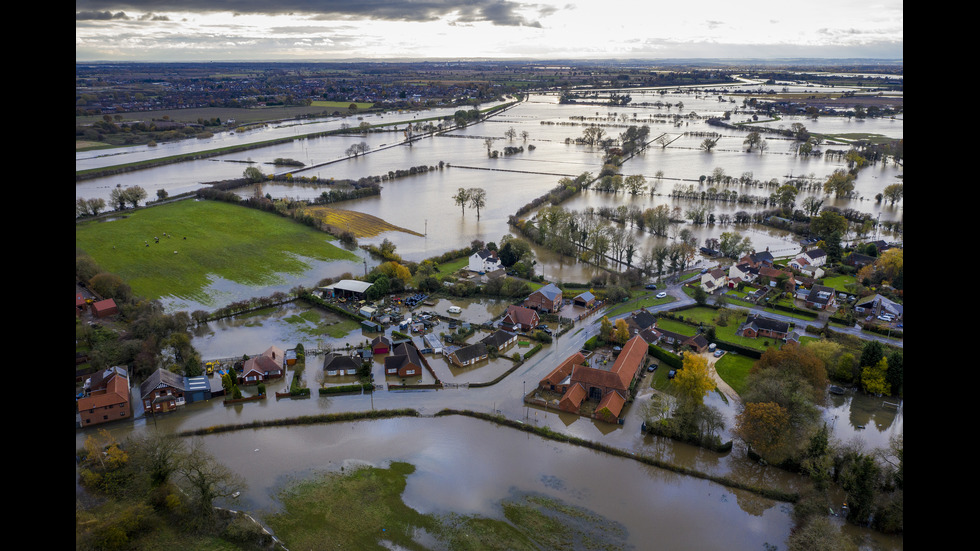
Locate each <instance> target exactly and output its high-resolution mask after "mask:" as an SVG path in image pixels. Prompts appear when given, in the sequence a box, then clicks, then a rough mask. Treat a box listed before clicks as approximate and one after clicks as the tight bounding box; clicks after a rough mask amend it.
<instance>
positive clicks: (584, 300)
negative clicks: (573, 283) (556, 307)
mask: <svg viewBox="0 0 980 551" xmlns="http://www.w3.org/2000/svg"><path fill="white" fill-rule="evenodd" d="M572 303H574V304H575V306H581V307H583V308H592V306H593V305H594V304H595V295H593V294H592V293H590V292H589V291H586V292H584V293H582V294H580V295H578V296H577V297H575V298H573V299H572Z"/></svg>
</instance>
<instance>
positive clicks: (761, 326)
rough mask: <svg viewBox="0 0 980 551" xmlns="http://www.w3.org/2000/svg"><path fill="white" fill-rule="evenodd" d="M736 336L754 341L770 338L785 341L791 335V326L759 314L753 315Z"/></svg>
mask: <svg viewBox="0 0 980 551" xmlns="http://www.w3.org/2000/svg"><path fill="white" fill-rule="evenodd" d="M736 334H738V335H741V336H743V337H749V338H752V339H755V338H758V337H770V338H773V339H780V340H781V339H785V338H786V335H788V334H789V324H788V323H786V322H785V321H779V320H774V319H771V318H767V317H763V316H761V315H759V314H752V315H750V316H749V317H748V318H747V319H746V320H745V323H743V324H742V326H741V327H739V328H738V331H737V332H736Z"/></svg>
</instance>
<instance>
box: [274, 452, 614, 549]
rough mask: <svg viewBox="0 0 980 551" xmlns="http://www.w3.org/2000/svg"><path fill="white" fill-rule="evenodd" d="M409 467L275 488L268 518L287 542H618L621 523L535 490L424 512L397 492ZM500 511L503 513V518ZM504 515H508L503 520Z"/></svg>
mask: <svg viewBox="0 0 980 551" xmlns="http://www.w3.org/2000/svg"><path fill="white" fill-rule="evenodd" d="M414 471H415V466H414V465H411V464H408V463H402V462H392V463H391V465H390V467H389V468H387V469H384V468H378V467H362V468H360V469H357V470H355V471H353V472H349V473H335V474H324V475H320V476H317V477H314V478H310V479H307V480H303V481H299V482H296V483H293V484H291V485H290V486H289V487H288V488H286V489H284V490H283V491H282V492H281V493H280V495H279V499H280V502H281V503H282V504H283V506H282V511H281V512H279V513H275V514H273V515H271V516H269V517H267V518H266V521H267V522H268V524H269V526H270V527H271V528H272V529H273V530H274V531H275V533H276V535H277V536H278V537H279V538H280V539H281V540H282V541H283V542H284V544H285V545H286V546H287V547H289V548H290V549H313V550H318V549H393V548H394V549H403V550H406V551H407V550H422V549H431V548H432V547H433V546H432V544H431V543H429V544H424V543H420V541H419V539H420V538H419V536H420V535H424V536H425V537H424V538H422V539H428V540H432V539H435V540H436V541H437V542H438V545H435V547H436V548H445V549H459V550H464V549H474V550H476V549H480V550H500V551H503V550H508V551H516V550H523V549H528V550H531V549H573V548H574V549H583V550H595V551H599V550H603V549H622V548H623V547H624V546H625V544H626V530H625V529H624V528H623V527H622V526H621V525H620V524H619V523H617V522H615V521H613V520H611V519H609V518H606V517H603V516H601V515H599V514H597V513H594V512H592V511H589V510H587V509H584V508H581V507H578V506H576V505H571V504H568V503H565V502H563V501H560V500H557V499H554V498H551V497H547V496H543V495H534V494H516V495H512V496H510V497H508V498H507V499H505V500H503V502H502V503H501V504H500V507H501V509H502V514H498V515H495V516H493V517H491V516H482V515H462V514H458V513H445V514H432V513H430V514H423V513H419V512H417V511H415V510H414V509H412V508H411V507H408V506H407V505H405V503H404V502H403V501H402V494H403V492H404V491H405V487H406V484H407V477H408V476H410V475H411V474H412V473H413V472H414ZM501 517H503V518H501ZM504 519H506V520H504Z"/></svg>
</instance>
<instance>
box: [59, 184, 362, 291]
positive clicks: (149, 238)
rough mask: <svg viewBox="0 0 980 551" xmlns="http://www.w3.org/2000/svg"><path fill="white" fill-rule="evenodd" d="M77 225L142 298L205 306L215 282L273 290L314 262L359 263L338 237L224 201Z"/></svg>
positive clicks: (81, 244) (102, 262) (78, 235)
mask: <svg viewBox="0 0 980 551" xmlns="http://www.w3.org/2000/svg"><path fill="white" fill-rule="evenodd" d="M110 220H111V221H91V222H84V223H81V224H78V225H76V226H75V248H76V250H78V251H81V252H84V253H86V254H88V255H89V256H91V257H92V258H93V259H94V260H95V261H96V262H97V263H98V264H99V266H101V267H102V269H103V270H104V271H107V272H111V273H114V274H116V275H118V276H120V277H121V278H123V280H124V281H125V282H126V283H127V284H129V286H130V287H131V288H132V290H133V292H134V293H135V294H136V295H137V296H143V297H146V298H149V299H151V300H152V299H157V298H160V297H164V296H175V297H180V298H186V299H189V300H194V301H197V302H201V303H204V304H208V303H210V302H211V300H210V297H209V296H208V295H207V289H208V287H209V286H210V285H211V282H212V281H213V280H214V279H216V278H222V279H226V280H229V281H233V282H235V283H239V284H243V285H249V286H256V287H258V286H267V285H271V284H275V283H277V282H279V281H280V280H281V277H280V274H302V273H304V272H305V271H307V270H309V269H310V268H311V265H310V261H311V260H316V261H330V260H356V259H357V256H356V255H354V254H353V253H351V252H348V251H345V250H344V249H341V248H339V247H337V246H335V245H334V244H333V243H332V241H334V238H333V237H331V236H330V235H327V234H325V233H323V232H319V231H317V230H314V229H312V228H310V227H307V226H304V225H302V224H299V223H297V222H294V221H292V220H290V219H287V218H283V217H281V216H277V215H275V214H270V213H266V212H261V211H258V210H255V209H250V208H246V207H241V206H238V205H233V204H230V203H222V202H217V201H194V200H185V201H178V202H176V203H170V204H167V205H161V206H157V207H152V208H146V209H141V210H137V211H131V212H129V213H128V214H125V215H123V216H120V217H117V218H113V219H110Z"/></svg>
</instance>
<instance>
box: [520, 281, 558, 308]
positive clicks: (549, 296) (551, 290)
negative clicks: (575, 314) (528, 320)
mask: <svg viewBox="0 0 980 551" xmlns="http://www.w3.org/2000/svg"><path fill="white" fill-rule="evenodd" d="M561 306H562V293H561V289H559V288H558V286H557V285H555V284H554V283H549V284H547V285H545V286H544V287H542V288H540V289H538V290H537V291H535V292H533V293H531V296H529V297H527V299H525V300H524V307H525V308H533V309H535V310H540V311H543V312H557V311H558V310H561Z"/></svg>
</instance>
